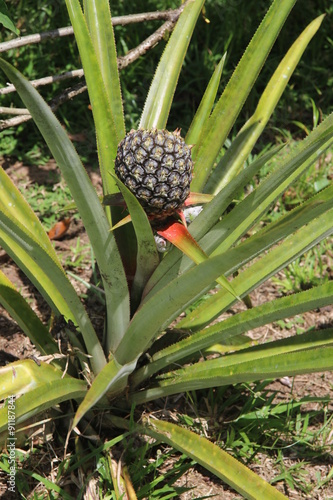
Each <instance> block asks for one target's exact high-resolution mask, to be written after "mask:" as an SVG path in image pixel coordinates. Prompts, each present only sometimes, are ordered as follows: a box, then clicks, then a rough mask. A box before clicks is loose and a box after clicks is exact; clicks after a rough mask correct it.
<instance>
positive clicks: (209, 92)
mask: <svg viewBox="0 0 333 500" xmlns="http://www.w3.org/2000/svg"><path fill="white" fill-rule="evenodd" d="M225 58H226V54H224V56H223V57H222V59H221V61H220V62H219V64H218V65H217V66H216V68H215V71H214V73H213V75H212V77H211V79H210V81H209V83H208V85H207V88H206V90H205V93H204V95H203V98H202V100H201V102H200V105H199V107H198V109H197V112H196V113H195V115H194V117H193V120H192V123H191V125H190V128H189V129H188V131H187V134H186V137H185V141H186V143H187V144H193V145H195V144H197V143H198V142H199V141H200V138H201V134H202V131H203V129H204V126H205V124H206V121H207V120H208V118H209V115H210V113H211V111H212V109H213V105H214V102H215V98H216V94H217V90H218V87H219V84H220V80H221V75H222V71H223V66H224V62H225ZM195 149H196V148H195V147H194V148H193V149H192V151H191V153H192V158H193V160H195Z"/></svg>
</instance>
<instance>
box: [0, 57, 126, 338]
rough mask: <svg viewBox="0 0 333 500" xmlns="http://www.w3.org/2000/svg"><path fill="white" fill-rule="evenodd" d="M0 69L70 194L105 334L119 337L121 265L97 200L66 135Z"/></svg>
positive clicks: (35, 98) (22, 82) (23, 84)
mask: <svg viewBox="0 0 333 500" xmlns="http://www.w3.org/2000/svg"><path fill="white" fill-rule="evenodd" d="M0 67H1V68H2V69H3V70H4V71H5V73H6V74H7V76H8V77H9V78H10V80H11V81H12V82H13V83H14V85H15V87H16V89H17V91H18V93H19V94H20V96H21V98H22V100H23V101H24V103H25V105H26V107H27V108H28V109H29V111H30V112H31V114H32V116H33V118H34V121H35V123H36V125H37V126H38V128H39V129H40V131H41V133H42V135H43V136H44V139H45V140H46V142H47V144H48V146H49V148H50V150H51V152H52V154H53V156H54V158H55V160H56V162H57V164H58V165H59V167H60V168H61V171H62V174H63V176H64V178H65V180H66V182H67V185H68V187H69V189H70V191H71V193H72V196H73V198H74V201H75V203H76V205H77V207H78V210H79V212H80V215H81V217H82V220H83V224H84V226H85V228H86V231H87V233H88V236H89V239H90V241H91V244H92V246H93V249H94V254H95V256H96V259H97V262H98V265H99V268H100V271H101V275H102V279H103V284H104V289H105V296H106V304H107V321H108V334H109V335H115V336H119V337H121V336H122V335H123V332H124V331H125V330H126V328H127V325H128V321H129V294H128V287H127V281H126V276H125V273H124V269H123V264H122V261H121V258H120V255H119V252H118V248H117V245H116V242H115V239H114V237H113V235H112V234H110V231H109V229H110V226H109V223H108V220H107V218H106V215H105V212H104V210H103V208H102V205H101V203H100V200H99V198H98V196H97V194H96V192H95V190H94V188H93V186H92V184H91V182H90V180H89V177H88V175H87V173H86V171H85V169H84V167H83V165H82V163H81V160H80V158H79V156H78V154H77V153H76V151H75V149H74V147H73V145H72V143H71V142H70V140H69V138H68V136H67V134H66V133H65V131H64V130H63V128H62V127H61V125H60V123H59V122H58V120H57V119H56V117H55V116H54V114H53V113H52V112H51V110H50V108H49V107H48V106H47V104H46V103H45V101H44V100H43V99H42V98H41V96H40V95H39V94H38V92H37V91H36V89H34V88H33V87H32V85H31V84H30V83H29V82H28V81H27V80H26V79H25V78H24V77H23V76H22V75H21V74H20V73H19V72H18V71H17V70H16V69H15V68H13V67H12V66H11V65H10V64H8V63H7V62H5V61H3V60H0Z"/></svg>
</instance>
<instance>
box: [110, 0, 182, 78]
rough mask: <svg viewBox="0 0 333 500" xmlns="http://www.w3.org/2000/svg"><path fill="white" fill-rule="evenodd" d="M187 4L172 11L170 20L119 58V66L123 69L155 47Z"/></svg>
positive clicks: (173, 25) (172, 26)
mask: <svg viewBox="0 0 333 500" xmlns="http://www.w3.org/2000/svg"><path fill="white" fill-rule="evenodd" d="M184 6H185V4H183V5H182V6H181V7H180V8H179V9H177V10H174V11H172V13H173V16H172V18H170V19H169V20H168V21H166V22H165V23H164V24H163V25H162V26H161V27H160V28H158V29H157V30H156V31H155V32H154V33H153V34H152V35H150V36H149V37H148V38H146V40H144V41H143V42H142V43H140V45H138V46H137V47H135V49H132V50H130V51H129V52H128V53H127V54H126V56H123V57H119V58H118V68H119V69H123V68H125V67H126V66H128V65H129V64H131V63H132V62H134V61H135V60H136V59H138V58H139V57H140V56H142V55H143V54H145V53H146V52H147V51H148V50H149V49H151V48H152V47H155V45H157V44H158V42H160V41H161V40H162V38H163V37H164V35H165V34H166V33H168V32H170V31H172V30H173V28H174V27H175V24H176V22H177V21H178V18H179V16H180V14H181V13H182V11H183V10H184Z"/></svg>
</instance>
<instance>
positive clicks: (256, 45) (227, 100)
mask: <svg viewBox="0 0 333 500" xmlns="http://www.w3.org/2000/svg"><path fill="white" fill-rule="evenodd" d="M294 4H295V0H275V1H274V2H273V4H272V5H271V7H270V9H269V11H268V12H267V14H266V16H265V17H264V19H263V21H262V23H261V24H260V26H259V28H258V30H257V31H256V33H255V35H254V37H253V38H252V40H251V42H250V44H249V45H248V47H247V49H246V51H245V53H244V55H243V57H242V59H241V60H240V62H239V64H238V66H237V68H236V70H235V71H234V73H233V75H232V77H231V79H230V81H229V82H228V84H227V86H226V88H225V90H224V92H223V94H222V96H221V98H220V100H219V102H218V103H217V105H216V107H215V109H214V111H213V114H212V116H211V117H210V120H209V122H208V124H207V127H206V128H205V130H204V133H203V134H202V142H201V144H199V145H198V146H199V147H198V150H197V155H196V162H195V166H194V174H195V175H194V179H193V182H192V189H193V191H202V189H203V187H204V185H205V183H206V180H207V178H208V176H209V174H210V172H211V169H212V168H213V165H214V162H215V160H216V157H217V155H218V153H219V151H220V150H221V148H222V146H223V144H224V142H225V140H226V138H227V136H228V134H229V131H230V130H231V127H232V125H233V123H234V122H235V120H236V118H237V116H238V114H239V112H240V110H241V108H242V106H243V103H244V101H245V99H246V98H247V96H248V94H249V92H250V90H251V88H252V86H253V84H254V82H255V80H256V78H257V76H258V74H259V72H260V70H261V68H262V65H263V64H264V62H265V60H266V57H267V55H268V54H269V52H270V50H271V48H272V45H273V43H274V41H275V39H276V37H277V36H278V34H279V32H280V30H281V28H282V26H283V24H284V22H285V20H286V18H287V17H288V14H289V12H290V11H291V9H292V7H293V6H294Z"/></svg>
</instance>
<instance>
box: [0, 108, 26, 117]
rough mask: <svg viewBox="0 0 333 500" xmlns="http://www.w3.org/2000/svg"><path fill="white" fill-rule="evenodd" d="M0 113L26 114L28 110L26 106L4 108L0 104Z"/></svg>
mask: <svg viewBox="0 0 333 500" xmlns="http://www.w3.org/2000/svg"><path fill="white" fill-rule="evenodd" d="M0 113H1V114H6V115H28V114H29V111H28V110H27V109H26V108H5V107H3V106H0Z"/></svg>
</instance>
